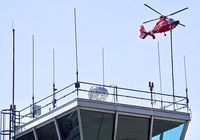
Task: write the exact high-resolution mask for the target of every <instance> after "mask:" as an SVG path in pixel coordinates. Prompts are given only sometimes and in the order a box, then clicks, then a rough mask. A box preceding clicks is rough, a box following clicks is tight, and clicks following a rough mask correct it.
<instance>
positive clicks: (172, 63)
mask: <svg viewBox="0 0 200 140" xmlns="http://www.w3.org/2000/svg"><path fill="white" fill-rule="evenodd" d="M170 28H171V29H170V42H171V65H172V93H173V109H174V110H175V91H174V62H173V44H172V26H171V25H170Z"/></svg>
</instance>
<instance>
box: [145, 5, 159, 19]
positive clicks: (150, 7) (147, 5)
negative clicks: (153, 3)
mask: <svg viewBox="0 0 200 140" xmlns="http://www.w3.org/2000/svg"><path fill="white" fill-rule="evenodd" d="M144 5H145V6H146V7H148V8H150V9H151V10H153V11H154V12H156V13H157V14H159V15H161V16H162V14H161V13H159V12H158V11H156V10H155V9H153V8H151V7H150V6H149V5H147V4H144Z"/></svg>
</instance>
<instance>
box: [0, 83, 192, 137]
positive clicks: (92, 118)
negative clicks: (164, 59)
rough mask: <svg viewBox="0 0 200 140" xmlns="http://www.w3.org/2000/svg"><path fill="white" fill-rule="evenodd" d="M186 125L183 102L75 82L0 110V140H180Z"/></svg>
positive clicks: (180, 98) (178, 98) (183, 99)
mask: <svg viewBox="0 0 200 140" xmlns="http://www.w3.org/2000/svg"><path fill="white" fill-rule="evenodd" d="M174 101H175V102H174ZM190 119H191V118H190V112H189V107H188V98H187V97H184V96H173V95H171V94H167V93H156V92H153V91H152V90H151V91H142V90H138V89H131V88H123V87H119V86H117V85H112V86H107V85H100V84H95V83H88V82H80V81H78V82H75V83H72V84H71V85H69V86H67V87H64V88H63V89H60V90H56V91H55V93H54V94H52V95H49V96H47V97H44V98H43V99H41V100H39V101H37V102H35V103H34V104H32V105H29V106H27V107H25V108H23V109H21V110H19V111H16V110H15V109H14V108H13V107H11V108H10V109H7V110H2V111H1V124H2V125H1V137H0V139H1V140H9V139H14V140H184V137H185V134H186V131H187V128H188V125H189V122H190Z"/></svg>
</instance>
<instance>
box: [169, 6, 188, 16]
mask: <svg viewBox="0 0 200 140" xmlns="http://www.w3.org/2000/svg"><path fill="white" fill-rule="evenodd" d="M187 9H188V7H186V8H183V9H181V10H179V11H176V12H174V13H172V14H169V15H167V17H168V16H172V15H175V14H177V13H179V12H182V11H184V10H187Z"/></svg>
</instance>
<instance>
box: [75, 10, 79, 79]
mask: <svg viewBox="0 0 200 140" xmlns="http://www.w3.org/2000/svg"><path fill="white" fill-rule="evenodd" d="M74 30H75V49H76V80H77V82H78V47H77V46H78V43H77V27H76V8H74Z"/></svg>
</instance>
